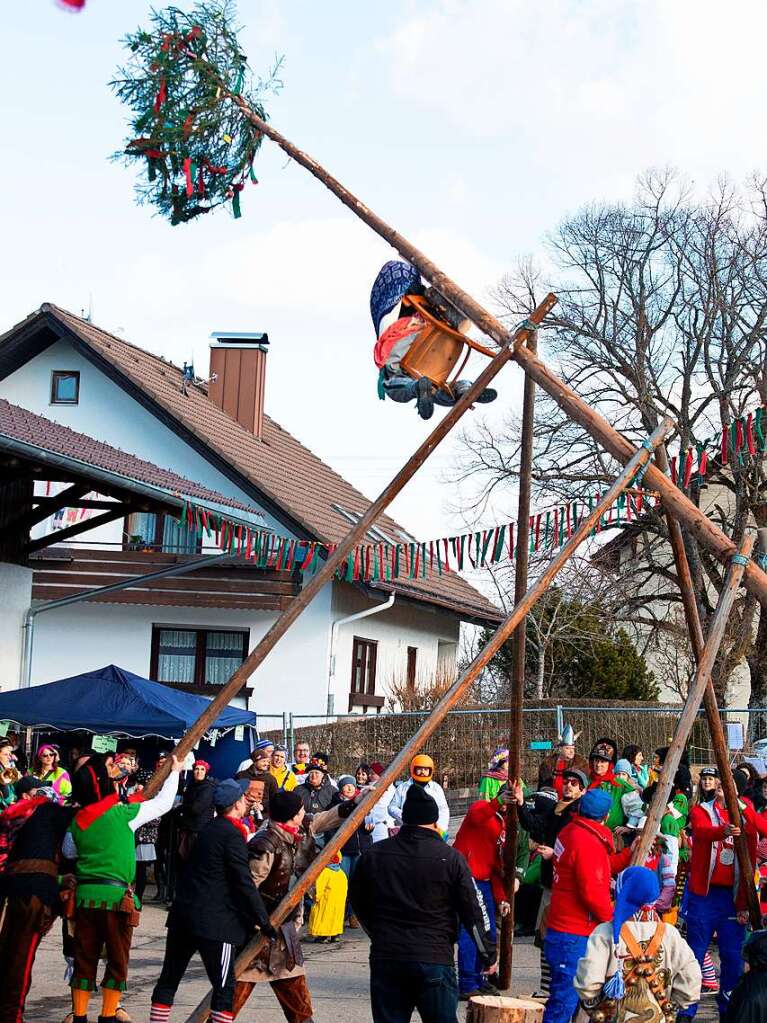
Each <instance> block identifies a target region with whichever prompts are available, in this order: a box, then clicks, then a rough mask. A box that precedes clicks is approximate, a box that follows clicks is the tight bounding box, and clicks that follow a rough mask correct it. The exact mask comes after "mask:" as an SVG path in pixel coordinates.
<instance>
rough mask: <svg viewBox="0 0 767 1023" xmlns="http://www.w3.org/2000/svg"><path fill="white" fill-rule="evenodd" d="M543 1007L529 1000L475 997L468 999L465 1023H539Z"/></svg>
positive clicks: (504, 997)
mask: <svg viewBox="0 0 767 1023" xmlns="http://www.w3.org/2000/svg"><path fill="white" fill-rule="evenodd" d="M542 1019H543V1005H542V1004H541V1003H540V1002H536V1001H533V1000H532V999H531V998H509V997H507V996H505V995H475V996H474V997H473V998H470V999H469V1004H468V1007H467V1011H466V1023H541V1021H542Z"/></svg>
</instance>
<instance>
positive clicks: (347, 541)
mask: <svg viewBox="0 0 767 1023" xmlns="http://www.w3.org/2000/svg"><path fill="white" fill-rule="evenodd" d="M555 303H556V296H555V295H547V296H546V298H545V299H544V301H543V302H541V304H540V305H539V306H538V308H537V309H535V311H534V312H533V313H531V315H530V317H529V318H528V320H527V321H526V323H525V324H523V325H522V326H521V327H520V328H519V329H518V330H516V331H515V333H514V335H513V336H512V335H509V344H508V345H506V346H505V347H504V348H502V349H501V350H500V351H499V352H498V354H497V355H496V357H495V358H494V359H493V360H492V362H489V363H488V364H487V366H485V368H484V369H483V370H482V372H481V373H480V375H479V376H478V377H477V379H476V380H475V381H474V383H473V384H472V385H471V387H470V388H469V390H468V391H467V392H466V393H465V394H464V395H463V397H462V398H460V399H459V400H458V401H457V402H456V403H455V405H454V406H453V407H452V408H451V409H450V410H449V412H448V413H447V415H446V416H445V417H444V419H442V420H440V422H439V423H438V425H437V426H436V427H435V428H434V429H433V430H432V432H431V433H430V434H429V436H428V437H427V438H426V440H425V441H424V442H423V444H421V445H420V447H419V448H418V449H417V450H416V452H415V453H414V454H413V455H411V456H410V458H409V459H408V460H407V462H406V463H405V465H403V467H402V468H401V469H400V471H399V472H398V473H397V475H396V476H395V477H394V479H393V480H392V481H391V483H389V485H388V486H387V487H385V489H384V490H383V491H382V492H381V494H380V495H379V496H378V497H377V498H376V500H375V501H373V502H372V504H370V505H369V506H368V509H367V511H366V512H365V514H364V515H363V516H362V517H361V518H360V519H359V521H358V522H357V523H356V525H354V526H352V528H351V529H350V530H349V532H348V533H347V534H346V536H345V537H344V538H343V540H342V541H341V543H340V544H339V545H338V547H337V548H336V549H335V551H333V553H332V554H329V555H328V558H327V560H326V561H325V563H324V565H322V567H321V568H320V569H319V570H318V571H317V572H316V574H315V575H314V576H313V578H312V579H310V581H309V582H308V583H307V584H306V586H304V588H303V589H302V590H301V593H300V594H299V595H298V596H297V597H296V599H295V600H293V601H291V603H290V605H289V607H288V608H287V610H285V611H283V613H282V614H281V615H280V617H279V618H278V619H277V621H276V622H275V623H274V625H272V626H271V628H269V629H268V630H267V632H266V633H265V634H264V636H263V637H262V638H261V639H260V640H259V642H258V643H257V645H256V646H255V647H254V648H253V649H252V650H251V652H250V653H249V654H248V656H247V657H246V658H245V660H244V661H243V662H242V664H241V665H240V667H239V668H238V669H237V670H236V671H235V673H234V674H233V675H232V677H231V678H230V679H229V681H228V682H227V683H226V685H224V686H222V687H221V691H220V692H219V693H217V694H216V696H215V697H214V699H213V700H211V702H210V703H209V704H208V706H207V707H206V708H205V710H204V711H203V712H202V714H201V715H200V717H199V718H198V719H197V721H195V723H194V724H193V725H192V726H191V728H190V729H189V730H188V731H187V732H186V733H185V735H184V736H183V738H182V739H181V741H180V742H179V744H178V745H177V746H176V749H175V750H174V753H175V754H176V756H177V757H185V756H186V755H187V753H189V752H190V751H191V750H192V748H193V747H194V746H196V745H197V742H198V740H199V739H200V738H201V736H202V735H203V734H204V733H205V731H206V730H207V729H208V728H210V727H211V726H212V724H213V722H214V721H215V720H216V718H217V717H218V716H219V714H221V712H222V710H224V708H225V707H227V706H228V704H229V702H230V700H232V698H233V697H235V696H236V695H237V694H238V693H239V691H240V690H241V689H242V687H243V686H244V685H245V683H246V682H247V681H248V679H249V678H250V676H251V675H252V674H253V672H254V671H255V670H256V668H257V667H258V666H259V665H260V664H261V663H262V661H263V660H264V658H265V657H266V656H267V654H269V653H270V652H271V651H272V650H273V649H274V647H275V646H276V645H277V643H278V642H279V640H280V639H282V637H283V636H284V635H285V633H286V632H287V631H288V629H289V628H290V626H291V625H292V624H293V622H294V621H295V620H296V619H297V618H298V616H299V615H300V614H302V612H303V611H305V610H306V608H307V607H308V606H309V604H310V603H311V602H312V601H313V600H314V598H315V597H316V596H317V594H318V593H319V592H320V590H322V589H323V587H324V586H326V585H327V583H329V582H331V581H332V579H333V576H334V575H335V574H336V571H337V570H338V569H339V568H341V566H342V565H344V564H345V562H346V558H347V556H348V554H349V553H350V551H352V550H353V549H354V548H355V547H356V546H357V544H359V543H362V542H364V538H365V534H366V533H367V531H368V530H369V529H370V527H371V526H372V525H374V523H375V522H376V520H377V519H378V517H379V515H380V514H381V513H382V512H383V511H384V510H385V509H386V508H388V506H389V505H390V504H391V502H392V501H393V500H394V498H395V497H396V496H397V494H399V493H400V491H401V490H402V489H403V487H404V486H405V484H406V483H408V482H409V481H410V480H411V479H412V478H413V476H415V474H416V472H417V471H418V470H419V469H420V468H421V466H422V465H423V464H424V462H425V461H426V459H427V458H428V457H429V455H430V454H431V453H432V452H433V451H434V450H435V448H436V447H437V445H438V444H439V443H440V441H442V440H444V438H445V437H446V436H447V435H448V433H449V432H450V430H451V429H452V428H453V427H454V426H455V424H456V423H457V422H458V421H459V419H460V418H461V417H462V416H463V415H465V413H466V412H468V411H469V409H470V408H471V406H472V404H473V402H474V401H476V399H477V398H478V397H479V395H480V394H481V393H482V391H483V390H484V389H485V388H486V387H487V385H488V384H489V383H490V382H491V381H492V380H493V378H494V377H495V376H496V374H498V373H499V372H500V370H501V369H502V368H503V367H504V366H505V365H506V363H507V362H508V361H509V359H510V358H511V356H512V344H516V343H520V344H521V343H523V342H524V341H526V340H527V338H528V336H529V334H530V333H531V330H532V329H534V326H536V325H538V324H540V323H541V322H542V321H543V319H544V318H545V316H546V315H547V313H548V312H549V311H550V310H551V309H552V308H553V307H554V304H555ZM92 521H95V520H92ZM169 765H170V760H169V759H168V760H166V761H165V763H164V764H163V766H162V767H160V769H159V770H158V771H156V772H155V774H154V775H153V776H152V778H151V779H150V780H149V782H148V783H147V786H146V789H145V795H146V797H147V798H150V797H151V796H153V795H155V794H156V793H157V791H158V790H159V788H160V785H161V784H162V782H163V780H164V778H165V777H166V776H167V774H168V772H169V771H170V766H169Z"/></svg>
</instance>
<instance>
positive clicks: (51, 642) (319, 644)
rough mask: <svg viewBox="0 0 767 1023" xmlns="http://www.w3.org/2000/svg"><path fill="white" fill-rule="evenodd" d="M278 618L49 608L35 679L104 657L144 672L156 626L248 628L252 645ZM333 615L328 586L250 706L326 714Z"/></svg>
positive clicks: (258, 681) (260, 675) (257, 685)
mask: <svg viewBox="0 0 767 1023" xmlns="http://www.w3.org/2000/svg"><path fill="white" fill-rule="evenodd" d="M276 618H277V615H276V614H273V613H271V612H249V611H224V610H220V609H213V608H194V607H167V606H162V607H159V606H157V607H151V606H145V605H135V604H73V605H70V606H69V607H63V608H60V609H55V610H53V611H47V612H45V613H43V614H41V615H40V616H39V617H38V619H37V623H36V626H35V643H34V650H35V652H34V657H33V661H32V684H33V685H40V684H42V683H44V682H53V681H55V680H56V679H59V678H68V677H69V676H70V675H77V674H80V673H81V672H83V671H86V670H91V669H94V668H102V667H104V665H107V664H117V665H118V666H119V667H121V668H125V669H127V670H128V671H132V672H134V673H135V674H137V675H143V676H144V677H146V676H147V675H148V674H149V660H150V654H151V640H152V626H153V625H178V626H180V627H189V626H194V627H198V628H203V627H208V628H217V629H221V628H231V629H249V630H250V647H251V649H252V648H253V646H255V644H256V643H257V642H258V640H259V639H260V638H261V637H262V636H263V635H264V633H265V632H266V630H267V629H268V628H269V627H270V626H271V625H272V624H273V623H274V621H275V620H276ZM329 618H330V587H326V589H325V590H323V591H322V592H321V593H320V594H319V595H318V597H317V598H316V599H315V600H314V601H313V602H312V603H311V604H310V605H309V607H308V608H307V610H306V611H305V612H304V613H303V615H301V617H300V618H299V619H298V621H297V622H296V623H295V624H294V625H293V626H292V628H291V629H290V632H289V633H288V634H287V636H285V637H283V639H281V640H280V642H279V643H278V644H277V646H276V647H275V648H274V650H273V651H272V652H271V653H270V654H269V656H268V657H267V658H266V660H265V661H264V663H263V665H262V666H261V667H260V668H259V669H258V671H257V672H256V673H255V674H254V675H253V676H252V678H251V680H250V682H249V683H248V685H249V686H252V688H253V694H252V696H251V698H250V702H249V704H248V706H249V709H250V710H254V711H256V712H257V713H259V714H281V713H282V712H283V711H290V710H293V711H295V712H297V713H304V714H321V713H322V712H323V711H324V710H325V692H326V690H325V683H326V680H327V672H326V666H327V661H328V621H329ZM73 637H77V641H76V642H73ZM16 671H17V673H18V667H17V669H16ZM275 727H276V726H275Z"/></svg>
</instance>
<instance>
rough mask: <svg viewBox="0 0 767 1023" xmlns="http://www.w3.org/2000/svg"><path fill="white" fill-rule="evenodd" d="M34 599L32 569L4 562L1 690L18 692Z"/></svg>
mask: <svg viewBox="0 0 767 1023" xmlns="http://www.w3.org/2000/svg"><path fill="white" fill-rule="evenodd" d="M31 599H32V570H31V569H29V568H24V567H23V566H22V565H11V564H8V563H7V562H4V561H3V562H0V691H2V692H7V691H8V690H9V689H16V687H17V686H18V684H19V669H20V666H21V647H22V634H21V627H22V625H23V623H24V614H25V613H26V610H27V608H28V607H29V602H30V600H31Z"/></svg>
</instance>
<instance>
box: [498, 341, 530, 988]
mask: <svg viewBox="0 0 767 1023" xmlns="http://www.w3.org/2000/svg"><path fill="white" fill-rule="evenodd" d="M527 346H528V348H529V349H530V351H531V352H535V351H536V349H537V347H538V336H537V331H536V332H533V333H532V334H530V337H529V338H528V341H527ZM534 432H535V382H534V381H533V379H532V377H529V376H526V377H525V390H524V397H523V400H522V435H521V437H520V452H519V502H518V506H517V560H516V562H515V565H514V603H515V604H518V603H519V602H520V600H521V599H522V597H523V596H524V595H525V593H526V592H527V570H528V564H529V561H530V496H531V491H532V476H533V440H534ZM526 627H527V619H526V618H525V619H523V620H522V622H521V624H520V625H519V626H518V627H517V628H516V629H515V631H514V635H513V636H512V644H513V647H512V673H511V693H510V706H509V781H510V782H511V781H516V780H517V778H519V777H520V776H521V774H522V705H523V703H524V700H525V630H526ZM518 833H519V818H518V815H517V804H516V802H515V801H514V800H511V801H510V802H509V803H508V804H507V806H506V835H505V838H504V846H503V868H504V869H503V885H504V888H505V890H506V901H507V902H508V903H509V906H510V911H509V913H508V914H507V915H506V916H504V917H502V918H501V941H500V961H499V965H498V984H499V987H500V989H501V990H502V991H508V990H509V989H510V988H511V973H512V969H513V966H514V879H515V877H516V872H517V835H518Z"/></svg>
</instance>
